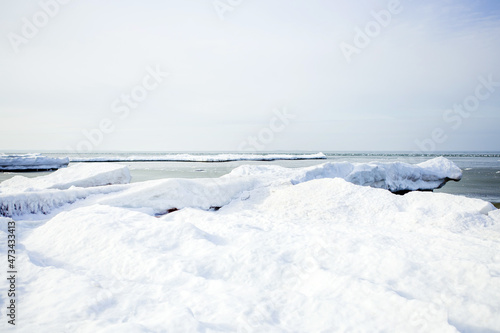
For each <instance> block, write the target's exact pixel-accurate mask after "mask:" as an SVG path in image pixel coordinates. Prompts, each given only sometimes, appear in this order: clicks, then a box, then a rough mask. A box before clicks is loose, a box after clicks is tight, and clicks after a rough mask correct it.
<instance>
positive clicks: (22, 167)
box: [0, 154, 69, 171]
mask: <svg viewBox="0 0 500 333" xmlns="http://www.w3.org/2000/svg"><path fill="white" fill-rule="evenodd" d="M68 163H69V158H67V157H65V158H53V157H47V156H43V155H40V154H24V155H22V154H10V155H7V154H0V171H34V170H37V171H40V170H53V169H59V168H62V167H65V166H67V165H68Z"/></svg>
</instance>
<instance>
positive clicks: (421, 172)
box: [231, 157, 462, 192]
mask: <svg viewBox="0 0 500 333" xmlns="http://www.w3.org/2000/svg"><path fill="white" fill-rule="evenodd" d="M231 174H233V175H235V176H236V175H238V176H243V175H247V176H249V175H254V176H255V175H262V176H264V177H266V176H267V177H274V178H277V177H283V176H285V177H289V178H290V180H291V182H292V183H293V184H299V183H303V182H306V181H310V180H313V179H321V178H342V179H345V180H347V181H348V182H350V183H353V184H357V185H364V186H371V187H375V188H383V189H386V190H390V191H391V192H405V191H416V190H433V189H436V188H440V187H442V186H443V185H444V184H446V182H448V181H449V180H454V181H459V180H460V179H461V178H462V171H461V170H460V168H458V167H457V166H456V165H455V164H454V163H453V162H451V161H450V160H448V159H446V158H444V157H437V158H434V159H432V160H429V161H426V162H423V163H420V164H417V165H411V164H408V163H402V162H387V163H383V162H371V163H347V162H337V163H332V162H331V163H325V164H322V165H318V166H312V167H307V168H301V169H286V168H283V167H279V166H265V165H260V166H251V165H245V166H241V167H239V168H236V169H235V170H233V172H232V173H231Z"/></svg>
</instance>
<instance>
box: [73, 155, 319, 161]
mask: <svg viewBox="0 0 500 333" xmlns="http://www.w3.org/2000/svg"><path fill="white" fill-rule="evenodd" d="M317 159H326V155H325V154H323V153H317V154H216V155H194V154H167V155H157V156H151V155H144V156H141V155H136V156H115V157H71V162H231V161H278V160H317Z"/></svg>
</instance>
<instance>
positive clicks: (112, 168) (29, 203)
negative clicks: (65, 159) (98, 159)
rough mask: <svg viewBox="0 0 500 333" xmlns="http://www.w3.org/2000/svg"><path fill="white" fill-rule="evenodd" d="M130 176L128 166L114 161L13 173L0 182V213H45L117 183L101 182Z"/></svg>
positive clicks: (124, 181)
mask: <svg viewBox="0 0 500 333" xmlns="http://www.w3.org/2000/svg"><path fill="white" fill-rule="evenodd" d="M130 179H131V178H130V172H129V170H128V168H127V166H125V165H120V164H114V163H99V165H96V164H84V163H81V164H74V165H71V166H69V167H68V168H65V169H60V170H57V171H55V172H53V173H51V174H49V175H46V176H41V177H36V178H27V177H24V176H14V177H12V178H11V179H8V180H5V181H3V182H2V183H0V215H4V216H13V215H20V214H36V213H43V214H48V213H50V212H51V210H52V209H53V208H57V207H60V206H63V205H65V204H68V203H73V202H75V201H77V200H78V199H83V198H86V197H87V196H89V195H92V194H100V193H110V192H113V191H115V190H116V187H109V186H103V185H112V184H128V183H129V182H130ZM93 187H97V188H93Z"/></svg>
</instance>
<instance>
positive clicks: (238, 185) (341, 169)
mask: <svg viewBox="0 0 500 333" xmlns="http://www.w3.org/2000/svg"><path fill="white" fill-rule="evenodd" d="M460 177H461V171H460V169H458V167H456V166H455V165H454V164H453V163H452V162H450V161H448V160H447V159H445V158H437V159H434V160H431V161H429V163H427V164H423V166H422V164H419V165H409V164H405V163H399V162H397V163H367V164H351V163H326V164H322V165H318V166H313V167H307V168H296V169H290V168H284V167H279V166H272V165H271V166H269V165H261V166H249V165H246V166H240V167H238V168H236V169H234V170H233V171H232V172H230V173H229V174H227V175H225V176H222V177H220V178H216V179H210V178H206V179H163V180H154V181H148V182H142V183H136V184H129V185H127V186H124V187H120V190H119V191H117V192H119V193H115V194H113V195H109V196H106V197H104V198H102V199H101V200H100V201H99V202H100V203H102V204H105V205H110V206H115V207H125V208H137V209H143V208H144V209H149V210H152V211H154V213H155V214H164V213H166V212H168V211H170V210H171V209H181V208H186V207H191V208H200V209H206V210H208V209H211V208H212V209H218V208H219V207H222V206H225V205H227V204H229V203H230V202H231V201H233V200H235V199H238V198H241V197H244V196H246V195H247V193H248V192H249V191H253V190H255V189H258V188H269V187H272V186H279V185H280V184H290V183H291V184H295V185H296V184H300V183H304V182H308V181H311V180H314V179H321V178H343V179H345V180H347V181H348V182H351V183H354V184H358V185H365V186H371V187H376V188H383V189H388V190H390V191H393V192H398V191H411V190H430V189H434V188H438V187H440V186H442V185H443V184H444V183H446V181H447V180H449V179H455V180H458V179H460ZM129 180H130V175H129V172H128V169H127V167H126V166H120V165H115V164H77V165H74V166H71V167H69V168H67V169H63V170H59V171H57V172H55V173H53V174H51V175H48V176H43V177H38V178H33V179H28V178H25V177H14V178H12V179H11V180H8V181H5V182H3V183H2V184H0V207H2V209H1V211H0V214H3V215H6V214H7V215H6V216H12V215H22V214H33V213H37V212H42V213H45V214H47V213H49V212H51V211H52V209H53V208H57V207H60V206H62V205H63V202H64V196H65V195H66V194H67V196H68V197H67V202H68V203H72V202H75V201H76V200H77V199H75V198H85V197H87V196H90V195H93V194H96V193H97V192H98V191H99V190H95V191H78V194H77V195H76V197H75V193H76V192H75V193H73V192H71V191H66V192H58V191H44V190H45V189H59V190H66V189H68V188H69V187H71V186H77V187H89V186H99V185H107V184H122V183H128V181H129ZM1 212H3V213H1Z"/></svg>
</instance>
